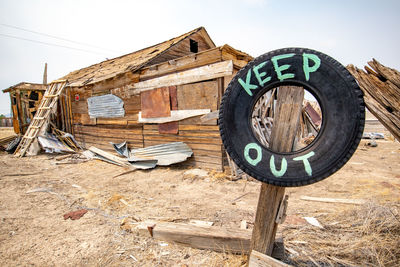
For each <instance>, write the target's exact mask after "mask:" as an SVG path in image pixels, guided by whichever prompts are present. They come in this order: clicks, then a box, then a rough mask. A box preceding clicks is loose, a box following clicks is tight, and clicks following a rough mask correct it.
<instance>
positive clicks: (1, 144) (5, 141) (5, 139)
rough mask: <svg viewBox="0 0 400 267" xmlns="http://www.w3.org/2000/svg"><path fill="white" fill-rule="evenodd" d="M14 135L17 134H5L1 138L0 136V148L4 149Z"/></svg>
mask: <svg viewBox="0 0 400 267" xmlns="http://www.w3.org/2000/svg"><path fill="white" fill-rule="evenodd" d="M16 137H17V136H16V135H15V134H12V135H10V136H6V137H3V138H0V150H1V149H2V150H4V149H5V148H6V147H7V145H8V144H9V143H10V142H11V141H13V140H14V139H15V138H16Z"/></svg>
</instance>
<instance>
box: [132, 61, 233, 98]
mask: <svg viewBox="0 0 400 267" xmlns="http://www.w3.org/2000/svg"><path fill="white" fill-rule="evenodd" d="M232 72H233V63H232V61H231V60H228V61H223V62H219V63H214V64H211V65H207V66H203V67H199V68H195V69H190V70H186V71H182V72H179V73H172V74H168V75H164V76H161V77H158V78H154V79H150V80H147V81H143V82H138V83H135V84H134V85H133V86H131V87H130V88H129V90H130V92H131V93H132V94H138V93H140V92H143V91H147V90H153V89H155V88H160V87H163V86H171V85H182V84H189V83H195V82H200V81H206V80H212V79H215V78H219V77H224V76H229V75H232Z"/></svg>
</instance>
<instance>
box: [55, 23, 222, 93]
mask: <svg viewBox="0 0 400 267" xmlns="http://www.w3.org/2000/svg"><path fill="white" fill-rule="evenodd" d="M195 35H196V36H200V37H201V38H202V40H203V41H204V43H205V45H206V46H207V49H209V48H213V47H215V44H214V42H213V41H212V40H211V38H210V36H209V35H208V33H207V31H206V30H205V29H204V27H200V28H197V29H194V30H192V31H190V32H188V33H185V34H183V35H181V36H178V37H175V38H172V39H170V40H168V41H165V42H162V43H159V44H157V45H153V46H150V47H147V48H144V49H141V50H139V51H136V52H133V53H130V54H127V55H123V56H120V57H117V58H113V59H110V60H106V61H103V62H100V63H98V64H94V65H92V66H89V67H87V68H83V69H80V70H76V71H73V72H71V73H69V74H68V75H66V76H64V77H63V78H61V79H66V80H68V81H69V86H71V87H72V86H84V85H89V84H94V83H97V82H100V81H103V80H107V79H110V78H113V77H115V76H118V75H120V74H124V73H127V72H131V73H133V72H135V71H137V70H139V69H140V68H142V67H144V66H149V65H152V64H157V63H160V62H165V61H168V60H170V59H171V58H168V56H165V55H164V54H165V52H166V51H167V50H169V49H171V48H173V47H174V46H176V45H177V44H179V43H181V42H182V41H183V40H186V39H190V37H192V36H195ZM197 45H199V44H197V42H195V44H192V42H191V43H189V46H193V47H189V48H190V50H192V52H195V53H196V52H197V51H196V50H197V47H196V46H197ZM188 51H189V49H188ZM176 52H177V53H178V54H177V56H184V55H185V54H181V55H179V53H180V51H176Z"/></svg>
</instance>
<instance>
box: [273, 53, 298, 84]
mask: <svg viewBox="0 0 400 267" xmlns="http://www.w3.org/2000/svg"><path fill="white" fill-rule="evenodd" d="M293 56H294V53H291V54H283V55H279V56H274V57H273V58H271V61H272V63H273V64H274V68H275V72H276V75H278V79H279V80H280V81H283V80H285V79H290V78H294V74H293V73H286V74H282V71H284V70H287V69H288V68H290V65H288V64H286V65H282V66H279V65H278V60H280V59H284V58H290V57H293Z"/></svg>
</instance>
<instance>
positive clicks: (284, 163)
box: [269, 155, 287, 177]
mask: <svg viewBox="0 0 400 267" xmlns="http://www.w3.org/2000/svg"><path fill="white" fill-rule="evenodd" d="M269 168H270V169H271V172H272V174H273V175H274V176H275V177H281V176H282V175H284V174H285V172H286V170H287V161H286V159H285V158H282V163H281V170H280V171H277V170H276V167H275V158H274V155H272V156H271V159H270V160H269Z"/></svg>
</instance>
